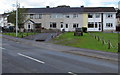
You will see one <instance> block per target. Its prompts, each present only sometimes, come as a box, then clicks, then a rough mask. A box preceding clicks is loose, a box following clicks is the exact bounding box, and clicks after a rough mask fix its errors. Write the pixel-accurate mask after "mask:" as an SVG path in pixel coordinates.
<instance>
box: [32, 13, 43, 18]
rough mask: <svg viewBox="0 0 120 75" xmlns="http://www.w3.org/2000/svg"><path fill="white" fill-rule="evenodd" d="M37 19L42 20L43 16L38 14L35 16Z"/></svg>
mask: <svg viewBox="0 0 120 75" xmlns="http://www.w3.org/2000/svg"><path fill="white" fill-rule="evenodd" d="M34 17H35V19H41V18H42V15H41V14H36V15H34Z"/></svg>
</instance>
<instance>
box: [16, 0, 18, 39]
mask: <svg viewBox="0 0 120 75" xmlns="http://www.w3.org/2000/svg"><path fill="white" fill-rule="evenodd" d="M16 37H18V0H17V1H16Z"/></svg>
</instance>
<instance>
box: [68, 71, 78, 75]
mask: <svg viewBox="0 0 120 75" xmlns="http://www.w3.org/2000/svg"><path fill="white" fill-rule="evenodd" d="M68 73H69V74H72V75H77V74H75V73H73V72H68Z"/></svg>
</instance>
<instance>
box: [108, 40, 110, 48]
mask: <svg viewBox="0 0 120 75" xmlns="http://www.w3.org/2000/svg"><path fill="white" fill-rule="evenodd" d="M108 49H110V40H108Z"/></svg>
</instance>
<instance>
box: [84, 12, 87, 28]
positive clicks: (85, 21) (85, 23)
mask: <svg viewBox="0 0 120 75" xmlns="http://www.w3.org/2000/svg"><path fill="white" fill-rule="evenodd" d="M83 27H88V14H87V13H85V14H83Z"/></svg>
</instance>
